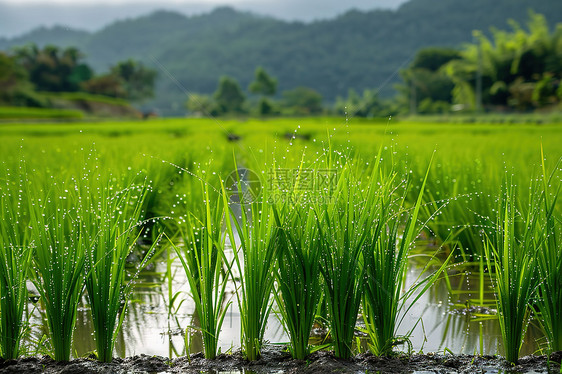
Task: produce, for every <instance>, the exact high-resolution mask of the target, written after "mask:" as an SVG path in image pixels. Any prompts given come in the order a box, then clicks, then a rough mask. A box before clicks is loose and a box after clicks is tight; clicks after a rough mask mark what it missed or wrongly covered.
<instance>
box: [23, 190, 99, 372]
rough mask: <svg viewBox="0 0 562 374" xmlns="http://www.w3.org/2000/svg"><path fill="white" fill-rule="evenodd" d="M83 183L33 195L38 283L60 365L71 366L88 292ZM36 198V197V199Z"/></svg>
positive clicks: (33, 231)
mask: <svg viewBox="0 0 562 374" xmlns="http://www.w3.org/2000/svg"><path fill="white" fill-rule="evenodd" d="M79 189H80V188H79V185H78V182H77V181H75V180H74V181H72V182H67V183H61V182H53V187H52V190H51V191H50V192H43V191H39V190H36V191H33V192H31V191H29V192H28V196H29V199H30V202H29V206H30V222H31V240H32V243H33V245H34V247H35V248H34V256H33V257H34V258H33V260H34V261H33V262H34V265H35V266H34V270H35V271H34V277H33V280H34V283H35V285H36V287H37V289H38V290H39V293H40V295H41V301H42V303H43V304H44V306H45V310H46V314H47V324H48V326H49V335H50V338H51V345H52V346H53V348H54V359H55V360H56V361H68V360H69V359H70V351H71V345H72V333H73V331H74V326H75V324H76V309H77V308H78V303H79V302H80V298H81V296H82V293H83V291H84V274H83V271H84V261H85V251H84V249H85V237H86V235H87V234H88V233H87V232H86V233H85V232H83V228H82V224H81V222H80V211H81V209H79V208H77V207H76V206H75V205H74V204H75V203H76V202H78V201H79V199H78V191H79ZM32 196H33V197H32Z"/></svg>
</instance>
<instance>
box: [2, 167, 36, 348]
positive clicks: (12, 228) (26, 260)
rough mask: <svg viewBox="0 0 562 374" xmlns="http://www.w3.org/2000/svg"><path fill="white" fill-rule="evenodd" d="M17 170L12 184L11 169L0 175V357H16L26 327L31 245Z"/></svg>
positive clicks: (22, 179)
mask: <svg viewBox="0 0 562 374" xmlns="http://www.w3.org/2000/svg"><path fill="white" fill-rule="evenodd" d="M22 167H23V165H21V164H20V170H19V172H17V173H16V177H17V178H16V179H17V180H16V181H15V182H16V183H19V186H18V185H17V184H16V183H12V181H11V179H12V178H10V171H9V170H8V171H7V172H6V174H5V175H3V176H2V182H3V183H2V187H1V188H0V217H1V219H0V357H2V358H4V359H15V358H17V357H18V356H19V354H20V351H21V347H20V345H21V340H22V335H23V332H24V330H25V328H26V323H25V322H24V311H25V306H26V302H27V287H26V280H27V273H28V270H29V264H30V262H31V254H32V251H31V247H30V245H29V237H28V232H27V230H26V225H27V220H28V217H26V215H25V207H24V206H23V204H24V201H23V196H22V195H23V190H22V188H24V187H23V185H24V178H25V175H24V174H25V173H24V172H23V170H22Z"/></svg>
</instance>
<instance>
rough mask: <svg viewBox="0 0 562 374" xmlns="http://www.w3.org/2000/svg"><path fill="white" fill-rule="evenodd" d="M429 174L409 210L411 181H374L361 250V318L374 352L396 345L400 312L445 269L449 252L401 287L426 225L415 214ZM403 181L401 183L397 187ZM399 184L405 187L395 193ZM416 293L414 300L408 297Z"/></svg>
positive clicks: (390, 349) (404, 313) (415, 298)
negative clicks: (431, 268) (435, 265)
mask: <svg viewBox="0 0 562 374" xmlns="http://www.w3.org/2000/svg"><path fill="white" fill-rule="evenodd" d="M428 173H429V168H428V171H427V173H426V175H425V178H424V180H423V182H422V186H421V188H420V191H419V195H418V198H417V200H416V202H415V204H414V206H413V207H410V208H409V209H407V208H406V207H405V203H406V198H407V195H408V190H409V187H408V186H409V185H408V183H407V182H406V180H403V181H400V182H399V183H396V182H393V180H394V179H395V178H396V174H394V176H393V177H390V178H389V182H387V183H384V184H383V183H379V184H377V185H378V186H379V187H378V188H377V189H376V197H373V198H371V201H373V202H374V203H375V204H376V208H374V209H373V210H372V211H373V213H374V214H373V217H372V223H371V232H370V235H369V237H368V238H367V241H366V243H365V249H364V252H363V262H364V264H363V266H364V268H365V275H366V278H367V282H366V283H365V291H364V296H363V319H364V321H365V326H366V329H367V333H368V335H369V349H370V350H371V352H372V353H373V354H375V355H378V356H380V355H390V354H391V353H392V349H393V347H394V345H395V344H397V343H398V342H400V339H398V338H397V336H396V329H397V327H398V326H399V325H400V322H401V321H402V319H403V317H402V318H400V317H399V313H400V312H402V313H403V315H406V314H407V313H408V311H409V309H410V308H411V306H412V305H413V304H414V303H415V302H416V301H417V300H418V299H419V298H420V297H421V296H422V295H423V294H424V293H425V292H426V291H427V290H428V289H429V287H430V286H431V285H432V284H433V283H434V282H435V280H436V279H437V277H438V276H439V275H440V274H441V272H442V271H443V270H444V269H445V268H446V265H447V263H448V261H449V259H450V258H451V256H449V259H447V260H446V261H445V262H444V263H443V264H442V265H441V266H440V267H439V269H438V270H437V271H435V272H434V273H433V274H431V275H430V276H428V277H426V278H425V279H423V280H421V281H418V282H416V284H415V285H414V286H412V287H411V288H410V289H408V290H406V291H405V292H404V290H403V285H404V281H405V276H406V271H407V267H408V259H409V258H410V252H411V250H412V248H413V246H414V241H415V239H416V238H417V237H418V236H419V234H420V233H421V231H422V229H423V228H424V226H425V224H419V223H418V216H419V213H420V208H421V206H422V198H423V193H424V190H425V182H426V180H427V177H428ZM373 181H374V182H376V181H377V178H376V175H375V174H374V175H373V179H372V180H371V183H373ZM404 184H405V186H401V185H404ZM400 187H402V188H403V191H404V192H403V193H402V194H400V195H398V196H396V195H397V191H398V190H399V189H400ZM432 260H433V258H431V259H430V261H429V263H432V262H433V261H432ZM428 265H429V264H428ZM426 269H427V268H426ZM426 269H424V272H422V274H423V273H425V270H426ZM420 276H421V275H420ZM414 294H415V297H413V300H409V298H410V297H411V296H413V295H414ZM406 301H410V306H409V307H407V306H406Z"/></svg>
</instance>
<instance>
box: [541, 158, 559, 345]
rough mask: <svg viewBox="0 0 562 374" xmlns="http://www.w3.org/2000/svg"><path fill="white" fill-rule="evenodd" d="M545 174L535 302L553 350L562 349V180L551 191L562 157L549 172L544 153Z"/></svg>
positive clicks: (543, 169)
mask: <svg viewBox="0 0 562 374" xmlns="http://www.w3.org/2000/svg"><path fill="white" fill-rule="evenodd" d="M541 155H542V160H543V163H542V172H543V173H542V174H543V187H542V191H543V193H544V201H543V203H544V208H543V210H542V222H541V223H542V224H544V225H545V230H544V236H545V237H544V239H543V241H542V242H541V246H540V248H539V251H538V256H537V261H538V265H539V266H538V269H539V278H540V280H541V282H540V285H539V292H540V297H538V300H537V302H536V305H537V309H538V311H539V321H540V323H541V325H542V327H543V330H544V332H545V335H546V337H547V341H548V349H549V350H550V351H551V352H554V351H562V242H561V240H562V223H561V221H560V217H559V216H556V212H555V207H556V201H557V198H558V194H559V191H560V186H561V183H560V180H558V183H557V184H558V185H557V186H555V187H554V188H555V190H554V191H553V192H552V193H550V192H551V189H552V188H551V186H552V184H553V183H554V177H555V176H556V175H558V174H557V173H558V172H559V170H558V168H559V167H560V163H561V162H560V161H558V163H557V164H556V166H555V168H554V171H553V172H552V173H550V175H549V174H547V170H546V167H545V162H544V159H545V158H544V154H543V153H542V150H541Z"/></svg>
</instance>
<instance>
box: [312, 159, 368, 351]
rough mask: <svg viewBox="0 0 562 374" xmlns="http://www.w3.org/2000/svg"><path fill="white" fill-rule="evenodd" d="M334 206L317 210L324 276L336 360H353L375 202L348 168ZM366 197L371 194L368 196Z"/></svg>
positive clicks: (339, 181) (341, 175) (340, 176)
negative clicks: (366, 246) (364, 258)
mask: <svg viewBox="0 0 562 374" xmlns="http://www.w3.org/2000/svg"><path fill="white" fill-rule="evenodd" d="M339 171H340V173H339V175H338V178H339V179H338V184H337V187H336V189H335V191H333V193H334V197H335V199H334V201H335V202H334V203H333V204H318V205H317V206H316V207H315V210H316V217H317V226H318V240H320V245H321V255H320V264H321V267H320V269H321V273H322V277H323V279H324V289H325V291H324V294H325V296H326V298H327V301H328V311H329V315H330V334H331V335H332V341H333V346H334V353H335V355H336V357H339V358H344V359H347V358H349V357H351V353H352V342H353V338H354V332H355V324H356V322H357V315H358V313H359V307H360V305H361V296H362V290H363V286H364V284H365V281H366V277H365V271H364V267H363V266H361V255H362V251H363V246H364V244H365V241H366V238H367V235H368V234H369V228H368V227H369V222H368V217H369V214H368V212H369V210H370V209H371V207H372V205H371V203H372V201H369V198H367V199H365V198H364V197H363V193H362V191H361V190H360V189H359V188H357V185H358V182H359V181H358V180H357V179H356V178H354V174H353V172H352V170H351V167H350V166H349V165H344V166H342V167H341V169H340V170H339ZM366 195H367V196H372V194H369V193H367V194H366Z"/></svg>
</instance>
